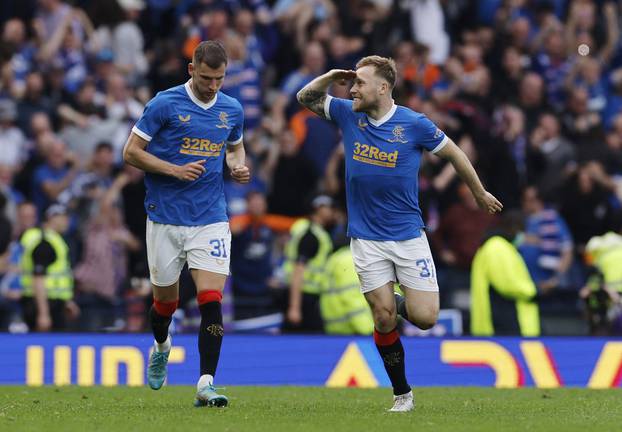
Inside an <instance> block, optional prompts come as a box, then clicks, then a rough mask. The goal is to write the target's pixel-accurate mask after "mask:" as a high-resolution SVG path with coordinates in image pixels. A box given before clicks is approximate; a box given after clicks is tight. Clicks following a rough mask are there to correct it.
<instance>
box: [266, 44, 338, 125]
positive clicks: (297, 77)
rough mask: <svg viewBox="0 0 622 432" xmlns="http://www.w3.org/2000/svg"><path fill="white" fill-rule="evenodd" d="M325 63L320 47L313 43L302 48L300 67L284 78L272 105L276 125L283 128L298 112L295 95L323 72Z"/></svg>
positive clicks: (322, 49) (322, 50)
mask: <svg viewBox="0 0 622 432" xmlns="http://www.w3.org/2000/svg"><path fill="white" fill-rule="evenodd" d="M325 63H326V58H325V56H324V48H322V45H320V44H319V43H316V42H313V43H310V44H309V45H307V46H306V47H305V48H304V52H303V53H302V65H301V66H300V67H299V68H298V69H296V70H295V71H294V72H292V73H290V74H289V75H288V76H287V77H286V78H285V80H284V81H283V84H282V85H281V89H280V91H279V94H278V95H277V97H276V99H275V100H274V103H273V104H272V111H271V112H272V118H273V121H274V122H275V123H276V124H277V125H279V126H280V127H283V126H284V125H285V124H286V119H287V118H289V117H291V116H292V115H293V114H294V113H296V112H297V111H299V109H300V108H299V107H300V106H299V104H298V103H297V102H296V93H298V90H300V89H301V88H303V87H304V86H305V85H307V84H308V83H310V82H311V80H313V78H315V77H316V76H318V75H319V74H320V73H322V72H324V65H325Z"/></svg>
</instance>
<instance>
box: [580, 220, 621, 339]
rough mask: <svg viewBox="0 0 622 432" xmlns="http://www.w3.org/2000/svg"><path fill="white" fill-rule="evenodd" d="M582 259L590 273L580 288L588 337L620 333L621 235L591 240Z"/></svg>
mask: <svg viewBox="0 0 622 432" xmlns="http://www.w3.org/2000/svg"><path fill="white" fill-rule="evenodd" d="M585 259H586V261H587V264H588V265H590V268H591V270H592V274H591V275H590V276H589V277H588V280H587V283H586V285H585V286H584V287H583V288H582V289H581V291H580V296H581V297H582V298H583V299H585V301H586V305H587V312H588V313H587V317H588V322H589V324H590V334H592V335H598V336H609V335H619V334H620V333H622V315H621V313H620V306H619V305H620V304H621V303H622V301H621V300H620V299H621V298H622V235H619V234H617V233H615V232H612V231H609V232H608V233H606V234H603V235H602V236H594V237H592V238H591V239H590V240H589V241H588V242H587V245H586V246H585Z"/></svg>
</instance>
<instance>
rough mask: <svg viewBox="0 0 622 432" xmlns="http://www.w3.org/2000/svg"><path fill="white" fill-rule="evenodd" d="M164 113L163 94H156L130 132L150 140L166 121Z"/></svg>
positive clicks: (165, 109)
mask: <svg viewBox="0 0 622 432" xmlns="http://www.w3.org/2000/svg"><path fill="white" fill-rule="evenodd" d="M166 113H167V103H166V100H165V98H164V97H163V96H161V95H160V94H157V95H156V97H154V98H153V99H151V100H150V101H149V103H148V104H147V106H146V107H145V110H144V111H143V114H142V115H141V116H140V118H139V119H138V121H137V122H136V125H134V127H133V128H132V132H134V133H135V134H136V135H138V136H139V137H141V138H142V139H144V140H145V141H151V139H152V138H153V137H154V136H155V135H156V134H157V133H158V131H159V130H160V129H161V128H162V126H164V124H165V123H166V119H167V114H166Z"/></svg>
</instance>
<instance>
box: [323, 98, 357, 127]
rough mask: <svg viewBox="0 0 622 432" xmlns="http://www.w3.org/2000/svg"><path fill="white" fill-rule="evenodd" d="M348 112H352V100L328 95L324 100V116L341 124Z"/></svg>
mask: <svg viewBox="0 0 622 432" xmlns="http://www.w3.org/2000/svg"><path fill="white" fill-rule="evenodd" d="M348 113H352V101H349V100H347V99H340V98H336V97H332V96H331V95H327V96H326V101H324V116H325V117H326V118H327V119H328V120H331V121H333V122H335V123H337V124H340V123H341V122H342V120H343V119H344V118H345V116H346V115H347V114H348Z"/></svg>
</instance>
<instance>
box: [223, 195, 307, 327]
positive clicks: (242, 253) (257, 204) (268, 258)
mask: <svg viewBox="0 0 622 432" xmlns="http://www.w3.org/2000/svg"><path fill="white" fill-rule="evenodd" d="M246 199H247V206H246V208H247V212H246V213H245V214H243V215H238V216H234V217H232V218H231V220H230V224H231V234H232V236H233V237H232V240H231V275H232V286H233V304H234V316H235V319H245V318H251V317H256V316H261V315H265V314H268V313H270V312H274V310H275V309H274V308H275V303H274V299H273V298H274V295H273V294H272V293H271V290H272V289H274V288H277V287H278V282H277V280H276V278H275V271H276V263H277V262H278V260H277V259H275V251H274V245H275V243H276V237H277V235H281V234H284V233H287V232H289V230H290V228H291V227H292V225H293V224H294V222H295V221H296V219H294V218H291V217H286V216H278V215H273V214H268V213H267V209H268V205H267V201H266V196H265V195H264V194H263V193H262V192H261V191H257V190H255V191H251V192H249V193H248V195H247V197H246Z"/></svg>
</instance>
